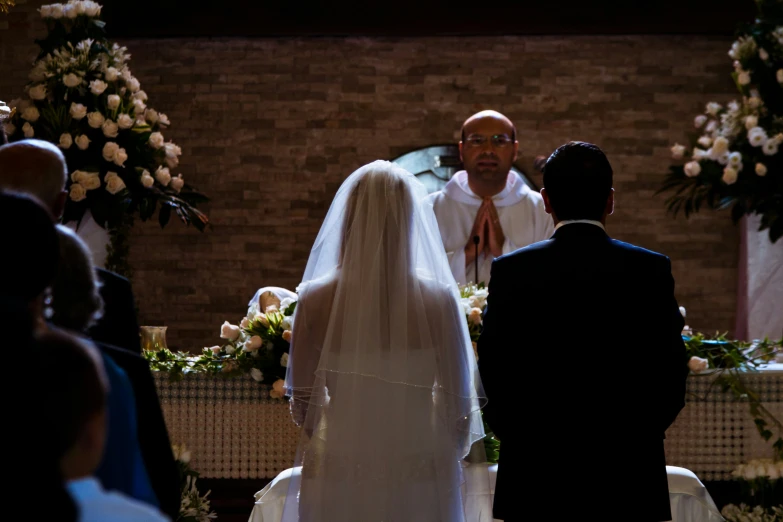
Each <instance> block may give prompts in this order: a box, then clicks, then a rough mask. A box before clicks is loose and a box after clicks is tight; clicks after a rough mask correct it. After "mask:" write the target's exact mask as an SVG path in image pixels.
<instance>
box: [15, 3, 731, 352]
mask: <svg viewBox="0 0 783 522" xmlns="http://www.w3.org/2000/svg"><path fill="white" fill-rule="evenodd" d="M39 5H40V2H30V3H26V4H24V5H20V6H18V7H16V8H14V9H13V10H12V12H11V13H9V14H8V15H7V16H5V17H3V16H2V15H0V19H2V18H5V20H4V21H6V22H7V25H8V27H7V28H5V29H0V99H3V100H5V101H8V100H9V99H13V98H15V97H17V96H20V95H21V94H22V92H23V86H24V84H25V82H26V81H27V73H28V71H29V68H30V64H31V63H32V60H33V59H34V58H35V55H36V52H37V47H36V46H35V44H34V43H33V40H34V38H37V37H40V36H41V35H42V34H43V33H44V28H43V24H42V23H41V22H40V20H39V19H38V17H37V13H35V11H34V9H35V8H36V7H38V6H39ZM107 29H108V31H109V33H111V27H107ZM119 43H121V44H122V45H125V46H127V47H128V49H129V52H130V53H131V54H132V59H131V62H130V66H131V70H132V71H133V73H134V74H135V75H136V76H137V77H138V78H139V80H140V81H141V84H142V88H143V89H144V90H145V91H146V92H147V94H148V95H149V98H150V101H149V104H150V106H152V107H154V108H156V109H158V110H159V111H162V112H165V113H166V114H167V115H168V116H169V118H170V120H171V122H172V126H171V128H170V129H169V130H168V131H167V132H166V133H165V135H166V137H167V138H169V139H172V140H173V141H174V142H175V143H177V144H179V145H180V146H181V147H182V150H183V156H182V158H181V160H182V161H181V168H180V169H179V170H178V172H182V173H183V175H184V176H185V177H186V179H187V180H188V181H189V182H190V183H192V184H193V185H195V186H196V187H198V188H199V189H200V190H202V191H203V192H205V193H206V194H208V195H209V196H210V197H211V198H212V201H211V202H210V203H209V204H207V205H206V206H205V207H204V208H205V210H206V211H207V212H208V214H209V215H210V218H211V220H212V223H213V225H214V228H213V229H212V230H211V231H209V232H206V233H204V234H201V233H199V232H198V231H196V230H194V229H188V228H186V227H184V226H183V225H182V224H180V223H179V222H173V221H172V223H170V225H169V226H168V227H167V228H166V229H165V230H161V229H160V227H159V226H158V225H157V222H147V223H137V225H136V226H135V229H134V238H133V251H132V265H133V267H134V270H135V276H134V290H135V293H136V297H137V300H138V303H139V307H140V322H141V324H151V325H166V326H168V327H169V336H168V338H169V344H170V345H171V346H173V347H176V348H179V349H195V350H198V349H200V348H201V347H202V346H209V345H212V344H215V342H216V341H217V340H218V339H217V338H218V331H219V330H218V329H219V326H220V324H222V322H223V321H224V320H231V321H236V320H238V319H239V317H240V316H241V315H242V314H243V313H244V310H245V307H246V305H247V301H248V300H249V298H250V297H252V295H253V293H254V292H255V290H256V289H257V288H259V287H261V286H266V285H273V286H283V287H286V288H290V289H293V288H295V287H296V285H297V284H298V283H299V280H300V278H301V275H302V273H303V271H304V266H305V264H306V261H307V255H308V252H309V250H310V247H311V245H312V242H313V240H314V239H315V236H316V234H317V232H318V229H319V227H320V224H321V221H322V219H323V217H324V216H325V214H326V211H327V209H328V207H329V204H330V202H331V200H332V197H333V195H334V193H335V192H336V190H337V187H338V186H339V185H340V183H341V181H342V180H343V179H345V178H346V177H347V176H348V175H349V174H350V173H351V172H352V171H353V170H354V169H356V168H357V167H359V166H361V165H363V164H365V163H367V162H369V161H372V160H374V159H378V158H383V159H393V158H395V157H397V156H398V155H400V154H402V153H405V152H408V151H410V150H413V149H417V148H420V147H425V146H428V145H431V144H440V143H444V142H450V141H455V140H457V139H458V136H459V128H460V125H461V123H462V121H463V120H464V119H465V118H466V117H467V116H469V115H470V114H472V113H473V112H475V111H477V110H481V109H486V108H493V109H497V110H500V111H502V112H504V113H505V114H507V115H508V116H509V117H510V118H511V119H512V120H514V122H515V123H516V125H517V127H518V129H519V139H520V149H521V157H520V160H519V162H518V165H519V167H520V168H521V169H522V170H523V171H526V172H530V171H532V163H533V158H534V157H535V156H537V155H540V154H544V155H546V154H549V153H550V152H551V151H552V150H553V149H554V148H556V147H557V146H558V145H560V144H562V143H564V142H566V141H568V140H572V139H580V140H585V141H590V142H593V143H596V144H598V145H599V146H600V147H602V148H603V149H604V150H605V151H606V153H607V155H608V156H609V159H610V161H611V162H612V165H613V167H614V169H615V189H616V191H617V206H616V211H615V214H614V215H613V216H611V218H610V222H609V224H608V230H609V232H610V234H611V235H613V236H614V237H616V238H618V239H621V240H624V241H629V242H631V243H635V244H638V245H641V246H644V247H646V248H649V249H652V250H656V251H659V252H663V253H665V254H667V255H669V256H670V257H671V259H672V266H673V271H674V276H675V279H676V281H677V287H676V294H677V298H678V300H679V301H680V303H681V304H683V305H684V306H686V307H687V308H688V312H689V316H688V323H689V324H690V325H691V326H692V327H694V328H695V329H697V330H702V331H705V332H710V333H712V332H715V331H727V330H728V331H730V330H732V329H733V324H734V314H735V302H736V296H735V294H736V285H737V281H736V273H737V263H738V244H739V232H738V229H737V228H736V227H734V226H733V225H732V224H731V221H730V219H729V216H728V215H727V214H726V213H716V212H711V211H705V212H703V213H701V214H699V215H697V216H695V217H693V218H691V219H690V220H685V219H684V218H683V217H678V218H677V219H674V218H672V217H671V216H669V215H667V214H666V212H665V210H664V204H663V202H664V199H665V198H664V197H663V196H654V195H653V194H654V192H655V190H656V189H657V188H658V186H659V184H660V183H661V181H662V179H663V176H664V174H665V173H666V172H667V169H668V166H669V164H670V163H671V160H670V158H669V147H670V146H671V145H672V144H673V143H674V142H675V141H678V142H681V143H683V142H684V141H685V140H686V138H687V135H688V133H689V132H691V130H692V127H691V122H692V119H693V116H694V115H695V114H696V113H697V112H699V111H700V110H701V109H702V108H703V106H704V104H705V103H706V102H707V101H710V100H716V101H721V102H725V101H727V100H729V99H731V98H732V97H733V96H734V92H735V90H734V87H733V85H732V82H731V78H730V76H729V73H730V72H731V63H730V60H729V58H728V56H727V55H726V52H727V50H728V47H729V46H730V44H731V40H729V39H726V38H718V39H715V38H705V37H696V36H612V37H609V36H607V37H602V36H571V37H491V38H486V37H483V38H479V37H443V38H412V39H388V38H381V39H368V38H346V39H339V38H321V39H318V38H312V39H155V40H144V39H138V40H123V41H121V42H119ZM531 178H532V179H533V180H534V181H535V182H536V183H540V177H538V176H535V175H532V176H531ZM532 275H533V274H531V276H532ZM609 313H611V310H610V311H609Z"/></svg>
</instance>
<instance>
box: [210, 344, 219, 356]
mask: <svg viewBox="0 0 783 522" xmlns="http://www.w3.org/2000/svg"><path fill="white" fill-rule="evenodd" d="M208 350H212V355H218V354H219V353H220V350H222V348H221V347H220V346H217V345H215V346H211V347H210V348H208Z"/></svg>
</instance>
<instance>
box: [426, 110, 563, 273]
mask: <svg viewBox="0 0 783 522" xmlns="http://www.w3.org/2000/svg"><path fill="white" fill-rule="evenodd" d="M518 150H519V142H518V141H517V131H516V127H514V124H513V123H512V122H511V120H509V119H508V118H507V117H505V116H504V115H502V114H500V113H499V112H496V111H482V112H479V113H477V114H474V115H473V116H471V117H470V118H468V119H467V120H465V123H464V124H463V125H462V139H461V140H460V142H459V152H460V159H461V160H462V164H463V166H464V167H465V170H461V171H459V172H456V173H455V174H454V176H453V177H452V178H451V179H450V180H449V182H448V183H447V184H446V186H445V187H443V190H440V191H438V192H434V193H433V194H430V195H429V196H428V199H429V200H430V202H431V203H432V204H433V207H434V210H435V216H436V217H437V219H438V228H440V235H441V237H442V239H443V246H444V248H445V249H446V253H447V254H448V256H449V264H450V265H451V271H452V273H453V274H454V278H455V279H456V280H457V282H458V283H461V284H467V283H469V282H474V283H484V284H489V275H490V267H491V265H492V260H493V259H494V258H496V257H499V256H501V255H503V254H507V253H509V252H513V251H514V250H517V249H518V248H522V247H524V246H527V245H529V244H531V243H536V242H538V241H542V240H545V239H549V237H550V236H551V235H552V234H553V233H554V225H553V223H552V219H551V218H550V217H549V215H548V214H547V213H546V211H545V210H544V201H543V199H542V198H541V195H540V194H539V193H538V192H535V191H533V190H530V187H528V186H527V185H526V184H525V182H524V181H523V180H522V178H521V177H520V176H519V175H517V174H516V173H514V172H512V171H511V165H512V164H513V163H514V160H516V158H517V152H518Z"/></svg>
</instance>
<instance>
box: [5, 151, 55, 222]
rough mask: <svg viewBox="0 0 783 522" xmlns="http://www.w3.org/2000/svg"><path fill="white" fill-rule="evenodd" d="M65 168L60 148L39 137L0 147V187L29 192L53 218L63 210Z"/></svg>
mask: <svg viewBox="0 0 783 522" xmlns="http://www.w3.org/2000/svg"><path fill="white" fill-rule="evenodd" d="M67 181H68V167H67V166H66V163H65V157H64V156H63V153H62V151H60V149H59V148H57V147H56V146H55V145H52V144H51V143H49V142H48V141H43V140H22V141H17V142H14V143H9V144H7V145H3V146H0V189H11V190H16V191H18V192H24V193H26V194H32V195H34V196H36V197H37V198H38V199H40V200H41V202H43V203H44V204H45V205H46V206H47V207H48V209H49V210H50V211H51V213H52V215H53V216H54V217H55V218H58V219H59V218H60V217H61V216H62V214H63V211H64V210H65V201H66V199H67V197H68V193H67V192H66V191H65V184H66V182H67Z"/></svg>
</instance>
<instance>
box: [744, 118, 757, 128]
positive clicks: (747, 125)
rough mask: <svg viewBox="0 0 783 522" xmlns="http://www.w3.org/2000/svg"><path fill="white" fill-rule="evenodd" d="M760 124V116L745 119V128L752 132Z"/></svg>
mask: <svg viewBox="0 0 783 522" xmlns="http://www.w3.org/2000/svg"><path fill="white" fill-rule="evenodd" d="M758 124H759V118H758V116H752V115H751V116H746V117H745V128H746V129H748V130H750V129H752V128H753V127H755V126H756V125H758Z"/></svg>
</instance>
